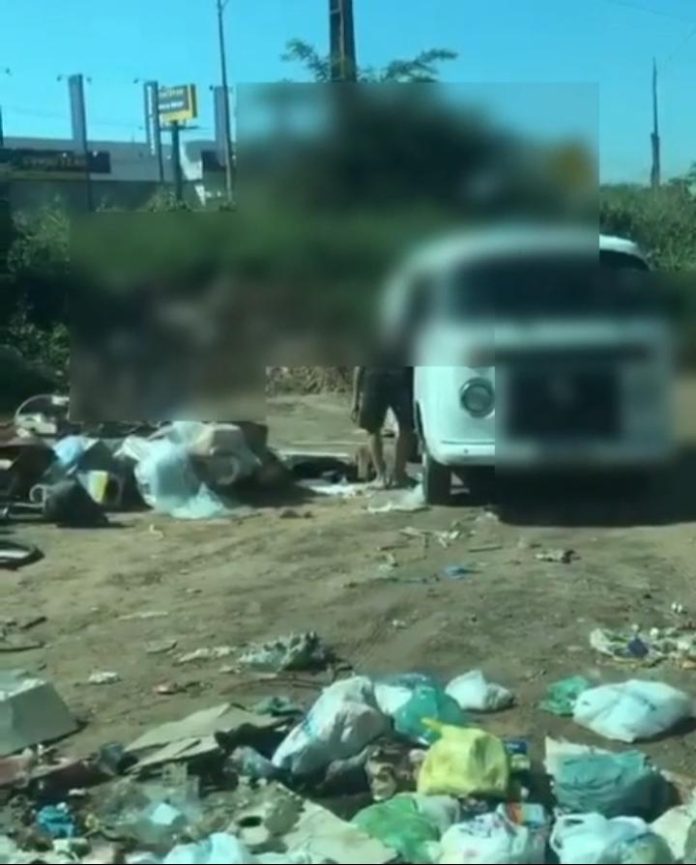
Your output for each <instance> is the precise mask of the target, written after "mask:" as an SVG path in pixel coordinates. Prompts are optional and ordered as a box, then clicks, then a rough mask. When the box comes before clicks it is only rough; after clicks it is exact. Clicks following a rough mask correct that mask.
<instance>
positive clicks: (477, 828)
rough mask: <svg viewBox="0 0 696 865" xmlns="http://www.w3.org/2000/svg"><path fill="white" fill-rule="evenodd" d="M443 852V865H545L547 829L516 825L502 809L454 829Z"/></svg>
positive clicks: (446, 836) (444, 837)
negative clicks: (495, 864) (499, 864)
mask: <svg viewBox="0 0 696 865" xmlns="http://www.w3.org/2000/svg"><path fill="white" fill-rule="evenodd" d="M441 849H442V853H441V856H440V859H439V862H440V863H442V865H454V863H472V865H475V863H488V862H490V863H513V865H543V863H544V862H546V827H545V826H543V827H542V826H527V825H517V824H515V823H513V822H512V821H511V820H509V819H508V817H507V815H506V814H505V811H504V810H503V809H502V808H500V809H499V810H498V811H496V812H494V813H492V814H482V815H481V816H479V817H474V818H473V819H472V820H468V821H466V822H465V823H459V824H458V825H457V826H453V827H452V828H451V829H449V830H448V831H447V832H446V833H445V834H444V836H443V838H442V841H441Z"/></svg>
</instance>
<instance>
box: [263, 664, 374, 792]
mask: <svg viewBox="0 0 696 865" xmlns="http://www.w3.org/2000/svg"><path fill="white" fill-rule="evenodd" d="M388 729H389V720H388V718H386V717H385V715H383V714H382V712H380V711H379V710H378V709H377V706H376V703H375V696H374V688H373V685H372V682H371V681H370V680H369V679H367V678H364V677H359V676H356V677H354V678H352V679H347V680H345V681H342V682H336V683H335V684H334V685H331V686H330V687H329V688H326V689H324V691H323V692H322V693H321V694H320V696H319V698H318V699H317V701H316V702H315V704H314V705H313V706H312V708H311V709H310V711H309V713H308V714H307V716H306V718H305V719H304V720H303V721H302V723H300V724H299V725H298V726H297V727H295V728H294V729H293V730H292V731H291V732H290V733H289V735H288V736H287V738H286V739H285V740H284V741H283V742H282V743H281V744H280V746H279V747H278V749H277V751H276V752H275V754H274V756H273V764H274V765H275V766H277V767H278V768H281V769H285V770H287V771H289V772H291V773H292V774H293V775H300V776H301V775H311V774H313V773H314V772H319V771H321V770H322V769H325V768H326V767H327V766H328V765H329V764H330V763H332V762H333V761H335V760H345V759H348V758H349V757H354V756H355V755H357V754H359V753H360V752H361V751H362V750H363V749H364V748H365V747H366V746H367V745H369V744H370V742H373V741H374V740H375V739H377V738H379V736H381V735H383V734H384V733H386V732H387V730H388Z"/></svg>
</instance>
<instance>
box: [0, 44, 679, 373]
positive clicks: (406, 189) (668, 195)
mask: <svg viewBox="0 0 696 865" xmlns="http://www.w3.org/2000/svg"><path fill="white" fill-rule="evenodd" d="M454 56H455V55H454V54H453V53H452V52H449V51H446V50H442V49H435V50H431V51H425V52H423V53H421V54H420V55H418V56H416V57H415V58H412V59H410V60H396V61H393V62H392V63H390V64H388V65H387V66H386V67H385V68H383V69H378V70H371V69H363V70H361V71H360V74H359V78H360V80H362V81H366V82H387V83H389V82H395V83H398V84H399V85H406V86H403V87H402V86H399V87H394V88H386V89H384V88H378V87H376V88H373V87H366V88H355V89H350V88H349V89H346V88H337V89H336V90H334V89H333V88H329V91H330V93H331V94H332V95H333V94H334V93H337V94H341V95H339V96H337V101H336V103H335V106H338V107H340V110H334V111H333V112H332V113H331V114H330V116H331V117H332V122H331V123H329V124H327V125H326V127H325V128H323V129H322V132H321V134H320V135H317V136H314V137H313V136H304V137H303V136H299V138H298V139H297V140H290V139H288V138H287V137H283V136H280V137H279V136H275V139H277V140H275V139H274V140H271V139H272V138H273V136H271V137H270V138H269V140H264V141H263V146H261V147H260V148H258V149H257V150H253V149H251V148H250V151H249V152H247V153H245V154H244V157H245V158H244V160H243V163H244V166H245V175H244V176H246V177H247V178H248V177H249V175H253V177H254V184H255V185H254V184H252V183H248V185H247V187H245V188H244V190H243V191H244V195H243V196H242V195H241V193H240V201H242V200H243V202H244V205H243V207H241V208H240V210H239V211H238V212H235V213H229V212H220V211H219V209H218V212H216V213H213V212H210V211H205V212H194V209H193V208H192V207H191V206H190V205H182V204H180V203H178V202H177V201H176V200H175V199H174V197H173V195H172V194H171V191H162V192H160V193H158V194H157V195H156V196H155V197H154V198H153V199H152V201H151V202H150V203H149V204H148V205H147V206H146V207H145V208H143V211H141V212H140V213H137V214H134V213H125V212H123V211H118V210H115V209H109V210H108V211H107V212H104V213H101V214H98V215H96V216H95V217H94V218H93V219H91V220H89V221H88V222H84V221H79V220H78V219H77V218H76V217H72V216H69V215H68V214H67V213H66V212H65V211H64V210H63V209H62V208H61V206H60V205H53V206H48V207H45V208H44V209H43V210H40V211H39V212H36V213H34V214H32V215H31V216H29V215H24V214H19V215H15V218H14V220H12V219H10V218H9V216H8V213H7V210H6V209H5V210H4V211H2V214H3V215H4V218H3V219H0V348H1V347H3V346H4V347H6V348H10V349H14V350H15V351H17V352H18V353H19V354H21V356H23V357H24V358H25V359H27V360H29V361H31V362H32V363H38V364H40V365H42V366H43V367H45V368H47V369H49V370H51V371H52V372H53V373H54V374H55V375H57V376H61V375H65V373H66V372H67V364H68V358H69V340H68V335H67V321H68V301H69V297H70V293H71V292H74V290H75V288H76V286H79V285H80V284H84V277H85V274H87V276H88V277H89V282H88V284H90V285H91V284H93V283H99V284H102V286H107V287H108V288H109V289H110V290H118V291H124V290H128V289H132V288H142V287H143V285H144V284H148V285H151V286H152V285H155V286H162V285H167V286H172V285H173V286H176V287H178V288H182V289H184V290H186V287H187V286H188V287H191V286H194V289H193V290H195V286H197V285H200V284H202V282H204V281H206V280H209V279H210V278H215V275H216V274H220V273H228V274H229V273H232V274H234V278H235V280H237V284H240V285H243V286H244V289H245V291H247V292H248V294H250V295H252V296H257V297H263V292H264V291H265V290H269V291H271V292H276V294H271V295H270V296H271V297H272V298H275V297H280V296H281V295H282V297H284V299H285V300H286V301H287V300H288V299H290V302H289V303H288V315H293V314H294V315H298V316H299V318H302V317H303V316H304V317H305V318H306V314H307V312H308V311H309V310H314V309H315V308H317V307H316V306H315V305H317V304H320V303H322V302H324V301H325V300H326V299H327V298H329V299H330V303H331V304H333V305H334V307H333V308H334V309H335V308H336V305H338V311H339V315H338V317H340V319H341V321H342V322H345V321H353V322H355V321H357V320H358V319H357V318H356V319H353V316H360V315H364V309H365V299H366V297H367V293H368V292H369V293H371V295H372V296H374V287H375V286H376V285H377V284H378V283H379V281H380V280H381V278H382V276H383V275H384V273H385V271H386V270H387V268H388V267H389V265H390V264H391V262H392V260H393V259H394V257H395V256H398V255H399V254H400V252H401V251H402V250H403V249H405V248H408V247H409V245H411V244H412V243H413V242H416V241H418V240H422V239H423V238H424V237H426V236H428V235H430V234H433V233H437V232H439V231H442V230H443V229H446V228H448V227H449V226H451V225H452V224H456V225H459V226H461V225H462V224H466V222H467V221H470V220H472V219H478V218H482V217H483V218H485V217H493V218H494V217H495V216H497V215H510V214H512V213H513V212H514V208H515V206H516V205H519V204H521V206H522V211H523V212H526V211H527V210H528V209H529V208H532V209H534V210H535V212H538V213H540V214H543V213H547V214H548V213H549V212H551V213H554V214H555V213H558V212H559V206H561V205H562V204H563V202H564V201H566V199H567V198H568V195H567V188H566V187H565V185H564V178H563V177H559V176H558V175H555V174H554V173H553V171H547V172H546V173H544V172H543V171H540V170H539V169H540V166H541V165H542V163H543V160H537V161H536V162H529V161H525V159H526V157H527V156H528V149H525V148H524V145H522V146H521V145H520V142H518V141H517V140H516V139H515V137H514V136H511V135H509V134H508V133H507V132H506V131H505V130H501V129H499V128H497V127H495V126H494V125H493V124H491V123H490V122H489V121H488V120H486V119H485V118H484V117H482V116H481V115H477V114H473V113H472V114H469V115H466V112H462V111H461V110H458V109H457V110H453V106H452V104H451V102H450V101H448V99H447V98H443V93H442V92H441V91H440V90H439V89H438V88H437V87H432V86H430V87H429V86H428V84H430V85H432V83H433V82H435V81H437V77H438V68H439V65H440V64H441V63H442V62H446V61H447V60H450V59H452V58H453V57H454ZM286 58H287V59H288V60H289V61H292V62H295V63H300V64H302V65H303V66H304V67H305V69H306V71H307V72H308V73H309V75H310V77H312V78H313V79H314V80H316V81H319V82H323V81H326V80H327V79H328V74H329V65H328V63H329V61H328V58H326V57H323V56H321V55H320V54H319V53H318V52H317V51H316V50H315V49H314V48H312V46H310V45H307V44H306V43H303V42H299V41H293V42H291V43H289V45H288V50H287V54H286ZM411 83H413V84H417V85H418V86H415V87H410V86H408V85H409V84H411ZM420 85H425V86H420ZM305 93H306V91H305ZM276 96H277V94H276ZM319 98H320V99H325V98H326V91H324V92H323V94H319ZM279 142H280V144H279ZM568 144H569V143H568V142H566V143H565V145H566V150H567V146H568ZM573 147H575V145H573V143H572V142H570V148H571V150H572V149H573ZM575 149H576V150H577V147H575ZM562 151H563V147H561V148H560V149H559V150H558V151H557V152H556V153H555V155H556V156H559V155H562ZM549 156H550V157H552V158H551V159H549V165H551V164H552V163H553V156H554V151H549ZM241 162H242V160H241V158H240V164H241ZM240 179H243V177H240ZM491 179H492V180H493V181H494V182H493V184H491V182H490V181H491ZM691 180H692V178H691V177H690V176H688V177H685V178H683V179H679V180H676V181H674V182H672V183H669V184H667V185H665V186H664V187H663V188H662V189H659V190H656V191H654V190H650V189H648V188H646V187H639V186H604V187H602V188H601V189H600V196H599V198H600V225H601V228H602V230H603V231H606V232H610V233H615V234H619V235H623V236H627V237H630V238H632V239H635V240H637V241H638V242H639V243H640V244H641V245H642V246H643V248H644V249H645V250H646V251H647V253H648V254H649V256H650V258H651V260H652V262H653V264H654V265H655V266H656V267H657V268H659V269H662V270H665V271H669V272H677V273H679V272H686V271H692V270H695V269H696V197H695V196H694V195H692V192H691ZM245 182H247V181H245ZM482 190H483V193H482ZM586 204H587V201H585V203H584V205H583V206H586ZM592 206H593V211H592V212H593V213H594V212H595V211H594V207H595V206H596V202H595V201H594V200H593V201H592ZM585 212H586V211H585ZM76 240H77V241H79V243H80V247H79V256H78V257H79V263H78V262H77V260H76V255H75V252H76V250H77V247H71V243H74V242H75V241H76ZM95 277H96V279H95ZM680 285H681V288H680V290H679V293H680V301H681V305H680V322H681V324H682V327H683V332H684V333H685V334H689V333H694V334H696V289H693V288H692V287H691V286H690V285H689V284H688V280H686V279H683V280H681V282H680ZM287 291H289V293H285V294H283V292H287ZM298 292H301V293H299V294H298ZM298 298H301V299H302V302H301V303H297V299H298ZM293 300H294V302H293ZM96 306H97V307H98V306H99V304H97V305H96ZM103 306H104V307H105V308H107V307H108V304H106V303H105V304H103ZM106 314H107V316H108V312H107V313H106ZM323 320H326V319H323ZM4 387H6V383H3V382H0V390H2V389H3V388H4Z"/></svg>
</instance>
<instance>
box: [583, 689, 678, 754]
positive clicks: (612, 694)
mask: <svg viewBox="0 0 696 865" xmlns="http://www.w3.org/2000/svg"><path fill="white" fill-rule="evenodd" d="M690 717H693V703H692V700H691V698H690V697H689V696H688V695H687V694H685V693H684V692H683V691H679V690H677V689H676V688H672V687H671V686H670V685H665V684H663V683H662V682H642V681H638V680H631V681H629V682H624V683H623V684H620V685H602V686H601V687H599V688H591V689H590V690H589V691H585V692H584V693H583V694H581V695H580V697H579V698H578V702H577V704H576V706H575V712H574V719H575V721H576V723H578V724H580V725H581V726H583V727H587V729H589V730H592V732H593V733H597V734H598V735H600V736H606V737H607V738H608V739H615V740H617V741H619V742H629V743H630V742H637V741H639V740H641V739H653V738H655V737H656V736H659V735H661V734H662V733H666V732H668V731H669V730H671V729H672V728H673V727H675V726H676V725H677V724H678V723H679V722H680V721H683V720H685V719H686V718H690Z"/></svg>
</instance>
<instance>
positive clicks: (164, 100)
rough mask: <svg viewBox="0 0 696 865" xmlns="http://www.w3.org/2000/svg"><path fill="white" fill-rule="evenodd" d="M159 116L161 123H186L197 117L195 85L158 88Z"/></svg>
mask: <svg viewBox="0 0 696 865" xmlns="http://www.w3.org/2000/svg"><path fill="white" fill-rule="evenodd" d="M158 95H159V99H158V102H159V114H160V120H161V121H162V123H186V122H187V121H188V120H195V118H196V117H198V95H197V93H196V85H195V84H181V85H178V86H176V87H160V88H159V94H158Z"/></svg>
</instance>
